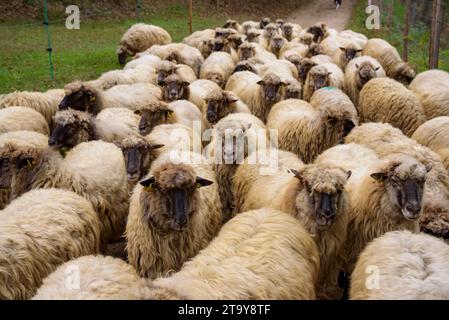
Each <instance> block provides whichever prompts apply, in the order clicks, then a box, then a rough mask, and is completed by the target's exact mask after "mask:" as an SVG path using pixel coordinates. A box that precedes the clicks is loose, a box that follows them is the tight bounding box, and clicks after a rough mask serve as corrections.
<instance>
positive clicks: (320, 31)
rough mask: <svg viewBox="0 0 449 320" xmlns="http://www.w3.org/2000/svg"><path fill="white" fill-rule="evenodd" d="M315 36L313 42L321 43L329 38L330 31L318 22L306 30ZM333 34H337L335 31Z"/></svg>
mask: <svg viewBox="0 0 449 320" xmlns="http://www.w3.org/2000/svg"><path fill="white" fill-rule="evenodd" d="M304 31H306V32H308V33H311V34H312V35H313V42H315V43H320V42H322V41H323V40H324V39H326V37H328V36H329V33H330V29H329V27H328V26H327V24H326V23H324V22H317V23H315V24H314V25H311V26H310V27H309V28H307V29H306V30H304ZM332 33H335V32H334V30H333V31H332Z"/></svg>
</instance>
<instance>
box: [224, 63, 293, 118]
mask: <svg viewBox="0 0 449 320" xmlns="http://www.w3.org/2000/svg"><path fill="white" fill-rule="evenodd" d="M284 86H285V83H284V82H282V80H281V78H279V77H278V76H277V75H275V74H273V73H267V74H266V75H265V76H264V77H263V78H261V77H259V76H258V75H256V74H254V73H252V72H249V71H242V72H237V73H234V74H233V75H232V76H231V77H230V78H229V80H228V83H227V84H226V90H227V91H232V92H233V93H234V94H236V95H237V96H238V97H239V98H240V99H241V100H242V101H243V102H244V103H245V104H246V105H247V106H248V107H249V109H250V111H251V113H252V114H253V115H255V116H256V117H258V118H259V119H261V120H262V121H263V122H266V120H267V117H268V113H269V112H270V109H271V107H272V106H273V105H274V104H275V103H277V102H279V101H281V100H283V99H284V96H285V92H284Z"/></svg>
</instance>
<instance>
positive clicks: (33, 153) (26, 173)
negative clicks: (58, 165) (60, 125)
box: [11, 148, 45, 199]
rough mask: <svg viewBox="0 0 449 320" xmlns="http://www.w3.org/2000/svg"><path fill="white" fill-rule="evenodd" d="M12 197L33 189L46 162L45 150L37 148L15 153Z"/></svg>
mask: <svg viewBox="0 0 449 320" xmlns="http://www.w3.org/2000/svg"><path fill="white" fill-rule="evenodd" d="M13 159H14V163H13V164H12V180H11V199H15V198H17V197H18V196H20V195H21V194H23V193H25V192H27V191H29V190H31V186H32V184H33V182H34V181H35V180H36V179H37V178H38V177H39V176H40V171H41V169H42V167H43V166H44V164H45V152H44V150H39V149H37V148H29V149H28V148H25V149H23V150H22V149H20V150H16V152H15V153H14V154H13Z"/></svg>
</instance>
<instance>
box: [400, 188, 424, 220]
mask: <svg viewBox="0 0 449 320" xmlns="http://www.w3.org/2000/svg"><path fill="white" fill-rule="evenodd" d="M403 191H404V193H403V194H402V196H401V197H400V198H401V200H402V214H403V215H404V217H405V218H406V219H407V220H415V219H417V218H418V217H419V215H420V214H421V207H422V201H421V200H422V189H421V188H420V186H419V185H418V183H417V182H416V181H415V180H413V179H407V180H405V182H404V185H403Z"/></svg>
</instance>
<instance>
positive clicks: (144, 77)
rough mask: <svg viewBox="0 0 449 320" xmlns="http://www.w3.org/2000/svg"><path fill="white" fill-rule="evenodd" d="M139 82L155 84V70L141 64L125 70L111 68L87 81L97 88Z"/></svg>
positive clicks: (103, 88) (101, 88) (102, 88)
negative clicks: (94, 78) (96, 77)
mask: <svg viewBox="0 0 449 320" xmlns="http://www.w3.org/2000/svg"><path fill="white" fill-rule="evenodd" d="M140 82H142V83H152V84H156V70H155V69H154V68H153V67H149V66H143V65H140V66H138V67H136V68H130V69H125V70H111V71H108V72H105V73H103V74H102V75H101V76H100V77H99V78H98V79H96V80H92V81H89V84H91V85H93V86H95V87H96V88H97V89H100V90H106V89H110V88H112V87H114V86H116V85H119V84H133V83H140Z"/></svg>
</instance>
